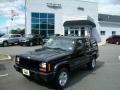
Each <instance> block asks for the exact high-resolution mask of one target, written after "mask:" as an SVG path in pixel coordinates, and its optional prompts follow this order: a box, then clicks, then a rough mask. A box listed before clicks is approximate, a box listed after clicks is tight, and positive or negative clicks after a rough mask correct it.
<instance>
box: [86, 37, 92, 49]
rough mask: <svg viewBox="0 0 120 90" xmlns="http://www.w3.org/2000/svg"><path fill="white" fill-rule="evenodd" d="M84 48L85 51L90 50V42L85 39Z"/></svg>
mask: <svg viewBox="0 0 120 90" xmlns="http://www.w3.org/2000/svg"><path fill="white" fill-rule="evenodd" d="M85 47H86V49H89V48H91V44H90V41H89V40H88V39H86V42H85Z"/></svg>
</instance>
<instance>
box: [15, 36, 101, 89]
mask: <svg viewBox="0 0 120 90" xmlns="http://www.w3.org/2000/svg"><path fill="white" fill-rule="evenodd" d="M98 56H99V55H98V46H97V42H96V41H95V40H94V39H88V38H82V37H64V36H63V37H52V38H50V39H49V40H48V41H47V43H46V44H45V45H44V46H43V47H42V48H40V49H36V50H34V51H31V52H27V53H26V54H22V55H17V56H16V59H15V65H14V67H15V69H16V70H17V71H18V72H20V73H22V74H23V76H25V77H33V76H38V77H39V78H41V80H44V81H46V82H49V81H52V80H53V81H54V83H55V86H56V87H57V88H60V89H62V88H64V87H65V86H66V84H67V83H68V81H69V76H70V73H71V70H73V69H75V68H77V67H79V66H81V65H83V64H85V65H87V66H88V68H89V69H94V68H95V66H96V58H97V57H98Z"/></svg>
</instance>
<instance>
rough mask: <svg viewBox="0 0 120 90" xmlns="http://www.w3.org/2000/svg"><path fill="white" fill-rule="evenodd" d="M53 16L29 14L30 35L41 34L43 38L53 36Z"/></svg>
mask: <svg viewBox="0 0 120 90" xmlns="http://www.w3.org/2000/svg"><path fill="white" fill-rule="evenodd" d="M54 23H55V15H54V14H52V13H34V12H33V13H31V29H32V34H41V36H42V37H43V38H46V37H48V36H51V35H54V28H55V24H54Z"/></svg>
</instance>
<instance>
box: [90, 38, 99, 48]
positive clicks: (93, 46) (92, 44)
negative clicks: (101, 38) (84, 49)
mask: <svg viewBox="0 0 120 90" xmlns="http://www.w3.org/2000/svg"><path fill="white" fill-rule="evenodd" d="M91 46H92V48H95V49H96V48H97V47H98V46H97V42H96V41H95V40H94V39H91Z"/></svg>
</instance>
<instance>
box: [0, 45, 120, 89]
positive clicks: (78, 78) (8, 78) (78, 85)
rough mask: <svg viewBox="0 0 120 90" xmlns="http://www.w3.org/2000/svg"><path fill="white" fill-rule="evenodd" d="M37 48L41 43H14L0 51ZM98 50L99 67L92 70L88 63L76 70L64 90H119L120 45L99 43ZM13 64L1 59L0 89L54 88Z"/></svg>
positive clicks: (14, 52) (19, 51)
mask: <svg viewBox="0 0 120 90" xmlns="http://www.w3.org/2000/svg"><path fill="white" fill-rule="evenodd" d="M16 47H17V48H16ZM11 48H12V49H11ZM13 48H14V49H15V50H13ZM35 48H39V46H37V47H27V48H26V47H19V46H14V47H7V49H6V48H1V47H0V52H2V51H4V52H6V53H10V54H12V55H15V54H19V53H22V52H25V51H29V50H33V49H35ZM8 49H9V50H8ZM16 49H17V50H16ZM22 49H24V50H22ZM5 50H6V51H5ZM10 50H12V51H11V52H10ZM12 52H13V53H12ZM99 52H100V57H99V58H98V59H97V66H96V69H95V70H94V71H89V70H87V69H86V67H81V68H78V69H77V70H75V71H73V73H72V76H71V79H70V83H69V84H68V86H67V88H65V89H64V90H120V60H119V56H120V45H112V44H108V45H105V46H100V47H99ZM13 65H14V60H12V61H4V62H0V89H1V90H53V88H52V87H47V85H46V84H45V83H43V82H40V80H39V81H38V80H32V81H31V80H28V79H26V78H25V77H23V76H22V75H21V74H20V73H18V72H16V71H15V69H14V68H13ZM51 83H52V82H51Z"/></svg>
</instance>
